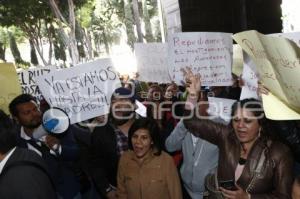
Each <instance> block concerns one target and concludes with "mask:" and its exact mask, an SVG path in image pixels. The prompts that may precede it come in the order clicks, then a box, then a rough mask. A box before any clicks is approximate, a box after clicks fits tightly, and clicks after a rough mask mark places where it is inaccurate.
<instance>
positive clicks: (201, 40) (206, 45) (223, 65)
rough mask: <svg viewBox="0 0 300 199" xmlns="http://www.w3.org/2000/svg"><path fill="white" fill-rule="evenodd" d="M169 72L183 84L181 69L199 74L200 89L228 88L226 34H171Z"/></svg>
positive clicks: (229, 58) (229, 46)
mask: <svg viewBox="0 0 300 199" xmlns="http://www.w3.org/2000/svg"><path fill="white" fill-rule="evenodd" d="M168 51H169V61H168V63H169V73H170V75H171V78H172V80H174V81H175V82H176V83H177V84H182V83H183V73H182V71H181V69H185V68H187V67H189V68H191V69H192V71H193V72H194V73H200V74H201V81H202V85H203V86H229V85H232V76H231V66H232V38H231V34H229V33H208V32H198V33H196V32H194V33H175V34H173V35H171V36H170V37H169V41H168Z"/></svg>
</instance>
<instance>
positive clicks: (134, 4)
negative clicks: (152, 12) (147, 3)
mask: <svg viewBox="0 0 300 199" xmlns="http://www.w3.org/2000/svg"><path fill="white" fill-rule="evenodd" d="M132 7H133V18H134V22H135V25H136V31H137V35H138V42H140V43H142V42H143V33H142V27H141V20H140V13H139V2H138V0H132Z"/></svg>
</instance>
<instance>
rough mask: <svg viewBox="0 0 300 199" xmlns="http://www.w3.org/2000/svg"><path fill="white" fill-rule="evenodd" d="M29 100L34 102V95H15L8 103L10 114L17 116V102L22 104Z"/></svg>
mask: <svg viewBox="0 0 300 199" xmlns="http://www.w3.org/2000/svg"><path fill="white" fill-rule="evenodd" d="M30 101H34V102H36V99H35V97H33V96H32V95H30V94H21V95H19V96H17V97H15V98H14V99H13V100H12V101H11V102H10V104H9V112H10V114H11V115H12V116H15V117H16V116H18V110H17V106H18V105H19V104H23V103H27V102H30Z"/></svg>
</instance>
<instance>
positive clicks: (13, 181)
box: [0, 110, 57, 199]
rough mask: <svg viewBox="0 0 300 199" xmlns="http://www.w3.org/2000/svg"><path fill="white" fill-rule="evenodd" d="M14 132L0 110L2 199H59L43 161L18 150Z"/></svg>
mask: <svg viewBox="0 0 300 199" xmlns="http://www.w3.org/2000/svg"><path fill="white" fill-rule="evenodd" d="M14 130H15V128H14V126H13V123H12V121H11V120H10V119H9V117H8V116H7V115H6V114H5V113H4V112H3V111H2V110H0V198H6V199H15V198H18V199H27V198H30V199H40V198H43V199H56V198H57V196H56V192H55V189H54V186H53V184H52V182H51V179H50V176H49V174H48V173H47V169H46V165H45V163H44V162H43V160H42V158H41V157H39V156H38V155H37V154H36V153H34V152H32V151H29V150H27V149H21V148H18V147H16V137H15V131H14Z"/></svg>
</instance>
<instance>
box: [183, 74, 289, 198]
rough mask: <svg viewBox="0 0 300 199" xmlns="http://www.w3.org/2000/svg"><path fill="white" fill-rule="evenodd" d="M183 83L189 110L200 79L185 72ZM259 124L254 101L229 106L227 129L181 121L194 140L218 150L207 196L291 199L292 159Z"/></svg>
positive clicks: (200, 120) (194, 118) (206, 122)
mask: <svg viewBox="0 0 300 199" xmlns="http://www.w3.org/2000/svg"><path fill="white" fill-rule="evenodd" d="M186 79H187V82H188V84H189V86H188V88H187V89H188V91H189V96H188V102H190V103H187V106H186V109H189V110H191V109H193V106H194V104H195V102H197V98H198V96H199V93H198V91H199V90H200V86H201V83H200V76H199V75H194V74H193V73H192V72H191V71H188V72H187V73H186ZM263 121H264V113H263V108H262V106H261V103H260V102H259V101H258V100H255V99H245V100H242V101H240V102H237V103H236V104H234V105H233V109H232V119H231V124H230V125H229V126H225V125H222V124H217V123H214V122H213V121H211V120H207V119H205V118H201V117H197V116H192V117H191V118H190V119H186V120H185V121H184V125H185V127H186V128H187V129H188V130H189V131H190V132H192V133H193V134H194V135H195V136H197V137H200V138H202V139H204V140H207V141H209V142H211V143H212V144H215V145H217V146H218V148H219V166H218V170H217V174H216V175H215V176H213V177H212V178H210V179H209V178H208V180H207V184H206V185H207V188H208V190H210V193H211V195H214V196H215V197H217V198H229V199H250V198H251V199H262V198H263V199H279V198H280V199H290V198H291V188H292V180H293V178H292V168H293V158H292V155H291V153H290V150H289V149H288V147H286V146H285V145H283V144H282V143H279V142H277V141H274V140H272V138H270V136H269V135H268V133H269V132H267V131H266V129H264V122H263ZM212 179H213V180H212ZM210 182H217V183H210ZM216 195H217V196H216Z"/></svg>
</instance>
